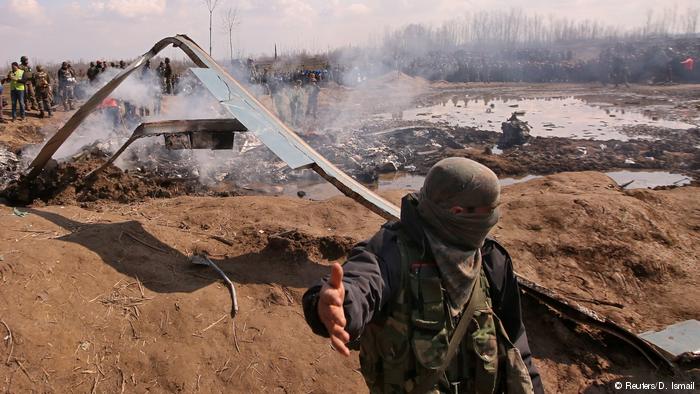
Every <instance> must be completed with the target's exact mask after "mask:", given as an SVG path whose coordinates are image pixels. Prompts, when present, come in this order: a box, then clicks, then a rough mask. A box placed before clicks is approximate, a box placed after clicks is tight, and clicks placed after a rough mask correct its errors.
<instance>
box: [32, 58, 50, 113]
mask: <svg viewBox="0 0 700 394" xmlns="http://www.w3.org/2000/svg"><path fill="white" fill-rule="evenodd" d="M32 82H33V83H34V86H35V87H36V95H37V101H38V104H39V116H40V117H42V118H43V117H44V111H46V112H48V114H49V118H50V117H52V116H53V114H52V112H51V96H52V94H51V93H52V92H51V77H50V76H49V73H47V72H46V71H44V68H43V67H42V66H37V67H36V74H34V80H33V81H32Z"/></svg>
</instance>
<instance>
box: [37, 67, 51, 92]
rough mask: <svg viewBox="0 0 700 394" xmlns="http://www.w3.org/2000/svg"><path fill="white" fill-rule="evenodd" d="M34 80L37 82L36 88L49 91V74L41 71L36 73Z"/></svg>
mask: <svg viewBox="0 0 700 394" xmlns="http://www.w3.org/2000/svg"><path fill="white" fill-rule="evenodd" d="M34 80H35V81H36V87H37V88H39V89H48V88H49V74H47V73H46V71H39V72H37V73H36V75H35V76H34Z"/></svg>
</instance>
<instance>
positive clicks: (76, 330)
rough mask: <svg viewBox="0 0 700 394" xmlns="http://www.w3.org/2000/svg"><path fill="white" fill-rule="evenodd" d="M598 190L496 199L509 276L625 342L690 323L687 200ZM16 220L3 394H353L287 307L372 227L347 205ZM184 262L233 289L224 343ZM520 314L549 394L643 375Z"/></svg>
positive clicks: (3, 284) (346, 372)
mask: <svg viewBox="0 0 700 394" xmlns="http://www.w3.org/2000/svg"><path fill="white" fill-rule="evenodd" d="M610 185H612V182H611V180H610V179H609V178H607V177H605V176H604V175H601V174H597V173H572V174H562V175H556V176H552V177H546V178H543V179H539V180H535V181H531V182H527V183H524V184H520V185H515V186H511V187H508V188H506V190H505V193H504V204H503V206H504V214H503V220H502V222H501V223H500V224H499V227H498V229H497V231H496V232H495V234H496V236H497V237H498V239H499V240H500V241H501V242H502V243H503V244H504V245H506V246H507V247H508V248H509V250H510V252H511V254H512V255H513V258H514V261H515V267H516V270H517V271H518V272H520V273H521V274H522V275H524V276H526V277H528V278H530V279H533V280H536V281H539V282H541V283H542V284H544V285H546V286H550V287H552V288H554V289H557V290H558V291H561V292H562V293H564V294H568V295H569V296H575V297H578V298H580V299H582V300H586V299H591V298H595V299H603V300H607V301H612V302H619V303H621V304H623V306H624V307H623V308H622V309H620V308H614V307H607V306H599V305H595V304H590V303H587V302H582V305H584V306H588V307H591V308H592V309H594V310H597V311H601V312H605V313H606V314H607V315H610V316H612V317H613V318H614V319H615V320H616V321H618V322H620V323H621V324H623V325H624V326H626V327H628V328H630V329H632V330H633V331H635V332H638V331H643V330H646V329H649V328H659V327H661V326H664V325H666V324H670V323H673V322H676V321H678V320H685V319H688V318H693V317H697V316H698V315H700V310H699V309H698V308H699V306H698V305H697V303H693V302H686V301H684V300H693V299H698V297H699V296H700V294H698V289H699V287H698V283H697V280H698V278H699V277H700V276H699V275H698V266H697V264H696V263H697V261H698V256H699V255H700V249H698V248H699V247H700V245H699V244H698V243H697V242H694V241H693V240H694V239H696V235H697V231H698V229H700V211H699V207H698V205H697V200H696V196H697V193H698V188H693V187H684V188H678V189H674V190H667V191H637V192H623V191H620V190H618V189H617V187H614V186H610ZM402 194H403V193H401V192H398V191H396V192H390V193H389V194H388V195H387V197H388V198H390V199H392V200H394V201H397V200H398V199H399V198H400V196H401V195H402ZM659 207H663V208H664V210H663V212H662V211H659ZM29 212H30V214H29V215H28V216H26V217H18V216H16V215H14V214H13V212H12V209H11V208H8V207H5V208H2V212H1V214H2V215H3V216H4V217H5V221H4V222H3V223H4V224H5V225H4V226H3V228H2V229H0V254H1V255H2V256H3V259H2V261H1V262H0V274H1V276H0V316H2V320H3V321H4V323H6V324H7V326H8V328H9V329H10V330H11V331H12V336H13V341H12V343H11V346H10V343H9V342H8V341H5V344H4V346H2V349H3V357H8V358H7V359H9V365H6V364H5V363H2V364H0V377H2V379H0V389H1V390H3V391H9V392H24V391H29V390H38V391H53V392H68V391H74V392H86V391H91V390H92V389H93V388H95V387H96V390H97V391H98V392H119V391H121V390H122V388H124V390H125V392H145V391H155V392H173V391H174V392H178V391H183V392H195V391H202V392H231V391H235V392H251V391H254V392H259V391H283V392H309V391H311V390H314V391H315V392H335V391H336V390H337V388H339V387H342V388H343V391H345V392H363V391H364V390H365V389H364V386H363V383H362V380H361V377H360V375H359V373H358V372H357V368H358V364H357V358H356V355H353V356H352V357H351V358H350V359H348V360H345V359H342V358H341V357H339V356H337V355H335V354H333V353H332V350H331V349H330V347H329V346H328V344H327V343H326V342H325V341H324V340H322V339H321V338H317V337H315V336H313V335H312V334H311V333H310V331H309V329H308V328H307V327H306V325H305V323H304V321H303V317H302V313H301V308H300V305H299V302H300V297H301V295H302V294H303V291H304V288H306V287H307V286H308V285H310V284H311V283H313V282H314V281H315V280H316V279H317V278H319V277H321V276H322V275H324V274H325V273H326V272H327V268H326V266H327V264H328V263H329V261H332V260H335V259H338V258H340V257H342V254H343V253H344V251H346V250H347V248H348V247H349V245H351V244H352V243H353V242H354V241H357V240H360V239H363V238H365V237H367V236H369V235H371V233H372V232H373V231H375V230H376V228H377V227H378V226H379V225H380V224H381V222H382V220H381V219H380V218H379V217H377V216H374V215H373V214H371V213H369V212H368V211H367V210H366V209H364V208H362V207H360V206H358V205H357V204H356V203H354V202H352V201H350V200H348V199H346V198H335V199H332V200H329V201H325V202H310V201H306V200H300V199H289V198H275V197H232V198H205V197H201V198H194V197H179V198H174V199H168V200H148V201H146V202H143V203H136V204H130V205H120V204H116V203H104V204H101V205H100V206H99V208H98V209H97V210H89V211H88V210H84V209H81V208H78V207H76V206H66V207H61V206H50V207H46V208H38V209H30V210H29ZM669 212H672V213H670V214H669ZM348 218H352V220H348ZM290 230H291V232H290ZM276 234H277V235H276ZM211 235H217V236H220V237H222V238H224V239H226V240H228V241H230V243H231V244H232V245H231V246H229V245H227V244H226V243H222V242H221V241H217V240H214V239H211V238H210V236H211ZM545 239H546V240H548V242H546V243H545V242H544V240H545ZM195 249H196V250H202V249H204V250H206V251H207V252H208V253H210V254H211V255H212V257H213V259H214V261H217V262H219V263H220V265H221V266H222V268H223V269H224V270H225V271H226V272H228V273H229V275H230V276H231V277H232V278H233V279H234V281H236V282H237V283H238V291H239V300H240V303H241V313H240V315H239V317H238V318H237V320H236V327H235V332H236V335H235V336H234V328H233V326H232V323H231V319H230V318H229V317H228V312H229V311H230V300H229V297H228V293H227V291H226V288H225V286H224V285H223V284H222V282H221V281H219V280H218V279H217V277H216V275H215V273H214V272H212V271H210V270H208V269H206V268H200V267H196V266H192V265H191V264H190V263H189V262H188V257H187V256H188V255H189V253H191V252H192V251H193V250H195ZM664 283H671V284H672V285H671V286H669V285H665V284H664ZM524 305H525V313H526V325H527V326H528V329H529V332H530V340H531V342H532V348H533V352H534V354H535V357H536V362H537V365H538V366H539V367H540V369H541V371H542V373H543V376H544V381H545V384H546V386H547V387H548V389H549V390H550V391H551V392H582V391H586V392H597V391H605V390H606V388H607V389H609V386H607V385H606V384H607V382H610V381H612V380H614V379H616V378H619V377H622V376H627V377H638V378H647V377H650V376H653V375H654V372H653V371H652V370H651V369H650V368H649V367H648V366H647V364H646V363H645V362H644V361H642V360H640V358H639V357H637V356H636V355H635V352H634V351H633V350H632V349H630V348H628V347H627V346H626V345H624V344H622V343H619V342H617V341H615V340H614V339H610V338H605V336H601V334H600V333H596V332H594V331H593V332H587V331H581V330H582V329H581V328H576V327H575V326H567V325H565V324H563V323H562V322H561V321H560V320H557V319H555V318H554V317H552V316H551V315H550V314H549V313H545V312H544V309H543V307H542V306H539V305H537V304H536V303H534V302H533V301H531V300H529V299H527V298H525V301H524ZM220 319H221V320H220ZM217 322H218V323H217ZM212 324H213V325H212ZM0 329H2V330H4V327H0ZM594 338H595V340H594ZM601 340H603V342H600V341H601ZM236 342H237V344H238V345H237V346H236ZM602 344H607V346H609V347H608V348H607V349H606V348H603V347H602V346H603V345H602ZM238 349H239V350H240V351H239V350H238ZM10 352H11V354H10ZM7 359H5V360H7Z"/></svg>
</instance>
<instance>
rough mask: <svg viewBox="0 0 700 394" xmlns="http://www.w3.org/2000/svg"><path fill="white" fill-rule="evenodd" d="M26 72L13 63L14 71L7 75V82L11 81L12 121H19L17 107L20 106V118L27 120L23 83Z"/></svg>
mask: <svg viewBox="0 0 700 394" xmlns="http://www.w3.org/2000/svg"><path fill="white" fill-rule="evenodd" d="M23 74H24V70H22V69H21V68H19V64H18V63H17V62H13V63H12V71H10V73H9V74H7V80H9V81H10V99H11V100H12V120H17V106H19V116H20V118H21V119H22V120H24V119H25V115H26V114H25V108H24V90H25V86H24V83H23V82H22V75H23Z"/></svg>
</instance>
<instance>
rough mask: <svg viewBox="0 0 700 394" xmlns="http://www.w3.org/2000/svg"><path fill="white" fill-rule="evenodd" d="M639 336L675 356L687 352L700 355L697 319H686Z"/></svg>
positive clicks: (699, 330) (699, 334) (699, 326)
mask: <svg viewBox="0 0 700 394" xmlns="http://www.w3.org/2000/svg"><path fill="white" fill-rule="evenodd" d="M639 336H640V337H641V338H642V339H644V340H646V341H649V342H651V343H653V344H654V345H656V346H658V347H660V348H661V349H663V350H664V351H666V352H668V353H669V354H671V355H673V356H674V357H678V356H680V355H681V354H685V353H693V354H695V355H700V322H699V321H697V320H686V321H684V322H680V323H676V324H673V325H670V326H668V327H666V328H664V329H663V330H661V331H658V332H654V331H647V332H645V333H642V334H639Z"/></svg>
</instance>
